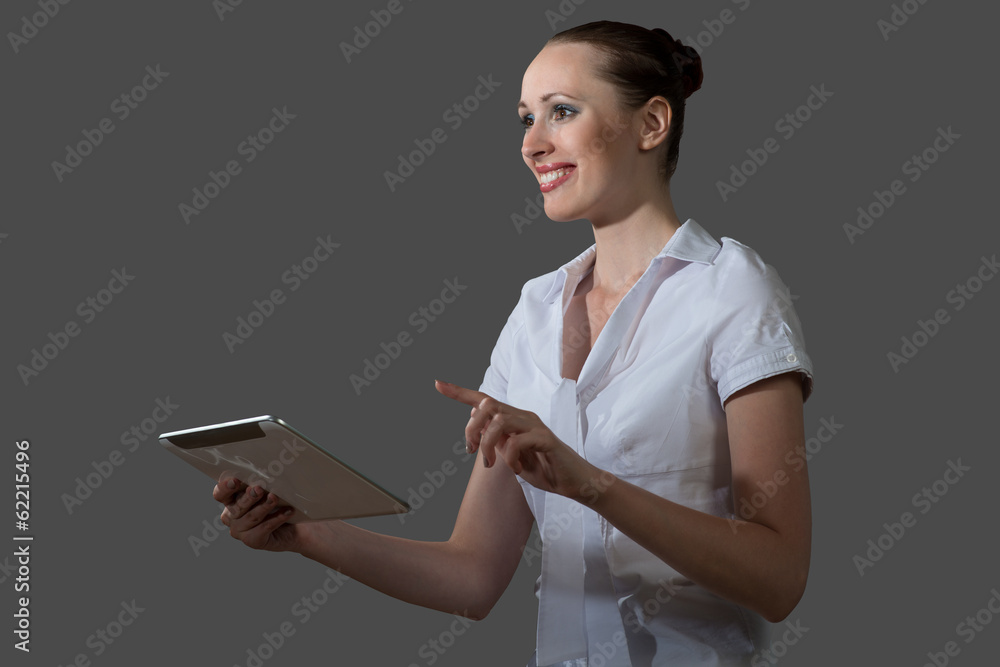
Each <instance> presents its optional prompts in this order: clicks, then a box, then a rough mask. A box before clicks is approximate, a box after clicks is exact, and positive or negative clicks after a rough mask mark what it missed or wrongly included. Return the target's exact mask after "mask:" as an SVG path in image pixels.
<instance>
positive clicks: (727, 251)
mask: <svg viewBox="0 0 1000 667" xmlns="http://www.w3.org/2000/svg"><path fill="white" fill-rule="evenodd" d="M711 268H712V270H711V271H710V273H711V274H712V278H713V287H714V291H715V294H716V296H717V298H718V299H719V300H720V301H721V302H722V303H729V304H731V305H733V306H739V305H744V306H745V305H748V303H754V302H757V303H759V302H761V301H764V302H768V301H771V300H773V299H774V298H776V297H781V296H784V295H787V293H788V287H787V286H786V285H785V283H784V281H782V279H781V276H780V275H779V274H778V271H777V269H775V268H774V267H773V266H772V265H770V264H768V263H767V262H765V261H764V259H763V258H762V257H761V256H760V254H759V253H758V252H757V251H756V250H754V249H753V248H751V247H749V246H748V245H746V244H744V243H741V242H739V241H737V240H736V239H733V238H730V237H728V236H723V237H722V247H721V249H720V250H719V253H718V255H716V257H715V260H714V261H713V262H712V267H711Z"/></svg>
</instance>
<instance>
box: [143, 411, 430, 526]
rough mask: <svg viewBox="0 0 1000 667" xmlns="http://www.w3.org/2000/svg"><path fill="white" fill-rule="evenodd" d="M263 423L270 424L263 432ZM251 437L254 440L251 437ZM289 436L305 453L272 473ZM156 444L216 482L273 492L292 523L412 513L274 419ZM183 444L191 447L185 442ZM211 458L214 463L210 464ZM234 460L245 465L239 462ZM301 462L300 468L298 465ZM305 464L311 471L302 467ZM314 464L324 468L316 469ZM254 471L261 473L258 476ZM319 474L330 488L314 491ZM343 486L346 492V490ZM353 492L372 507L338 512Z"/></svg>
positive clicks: (176, 434)
mask: <svg viewBox="0 0 1000 667" xmlns="http://www.w3.org/2000/svg"><path fill="white" fill-rule="evenodd" d="M262 424H270V426H268V428H267V429H265V428H264V427H262V426H261V425H262ZM253 426H256V427H257V432H260V434H261V435H254V434H255V433H256V432H255V431H254V430H253ZM282 433H284V434H287V435H286V438H285V439H282V440H281V441H280V442H277V441H276V439H278V436H279V434H282ZM251 435H253V436H254V437H248V436H251ZM287 437H291V438H292V439H293V441H292V442H293V445H294V441H295V440H299V441H301V443H302V445H303V446H304V448H305V449H304V453H303V454H301V455H297V456H296V457H295V458H294V459H293V460H292V461H291V462H290V463H288V464H284V465H279V466H278V467H279V468H280V470H279V472H278V473H273V468H274V464H275V463H279V462H281V461H284V459H282V458H281V454H282V448H284V447H286V446H287V444H288V443H287ZM158 440H159V442H160V444H161V445H162V446H163V447H164V448H166V449H168V450H170V451H171V453H173V454H174V455H176V456H178V457H179V458H181V459H182V460H184V461H185V462H187V463H188V464H190V465H191V466H193V467H195V468H197V469H198V470H201V471H202V472H203V473H204V474H206V475H207V476H209V477H211V478H212V479H214V480H215V481H216V482H218V481H219V479H220V478H222V477H229V476H235V477H238V478H240V479H241V481H243V482H244V483H247V484H249V485H258V486H261V487H262V488H264V489H266V490H268V491H272V492H274V493H275V494H276V495H278V496H279V497H280V498H281V500H282V502H283V503H284V504H285V505H288V506H290V507H293V508H294V509H295V513H294V514H293V515H292V516H291V517H290V518H289V519H288V522H289V523H299V522H305V521H328V520H334V519H354V518H361V517H367V516H383V515H388V514H405V513H406V512H409V511H410V506H409V505H408V504H407V503H406V502H405V501H403V500H402V499H400V498H398V497H396V496H395V495H394V494H392V493H390V492H389V491H387V490H386V489H384V488H382V487H381V486H379V485H378V484H376V483H375V482H373V481H372V480H370V479H369V478H368V477H366V476H365V475H362V474H361V473H360V472H358V471H357V470H355V469H354V468H352V467H351V466H349V465H347V464H346V463H344V462H343V461H341V460H340V459H338V458H337V457H336V456H334V455H333V454H331V453H330V452H328V451H327V450H326V449H324V448H323V447H321V446H319V445H318V444H317V443H315V442H314V441H312V440H311V439H310V438H308V437H307V436H305V435H304V434H302V433H301V432H299V431H298V430H297V429H295V428H294V427H292V426H291V425H290V424H288V423H287V422H285V421H283V420H281V419H279V418H278V417H275V416H273V415H261V416H259V417H249V418H247V419H239V420H236V421H229V422H222V423H219V424H210V425H208V426H199V427H196V428H189V429H184V430H181V431H171V432H169V433H163V434H160V436H159V437H158ZM262 441H263V442H262ZM184 442H186V443H187V444H183V443H184ZM179 443H181V444H179ZM198 443H201V444H198ZM265 452H266V453H265ZM212 458H214V459H216V460H215V461H211V460H209V459H212ZM236 458H238V459H241V460H242V462H240V463H237V462H235V461H234V459H236ZM300 459H302V461H301V462H299V461H300ZM297 462H299V466H298V467H297V466H296V465H295V464H296V463H297ZM303 465H307V466H309V467H308V468H302V467H301V466H303ZM311 466H319V467H320V468H319V469H313V468H312V467H311ZM251 468H253V469H254V470H256V471H258V472H259V471H263V473H261V474H258V473H255V472H253V471H252V470H251ZM268 470H271V471H272V474H270V475H269V474H267V473H268ZM247 473H249V474H247ZM319 475H328V476H329V477H328V480H329V485H330V486H329V487H328V489H327V490H325V491H324V490H317V488H315V487H317V481H316V478H317V476H319ZM310 478H311V479H310ZM324 479H326V478H325V477H324ZM345 484H346V485H347V486H346V488H345V487H344V486H343V485H345ZM296 485H299V488H297V489H296ZM302 487H308V488H302ZM329 489H333V491H332V492H331V491H330V490H329ZM300 492H308V493H309V494H310V495H313V494H314V493H319V496H318V497H317V498H316V499H313V498H306V497H305V496H302V495H300ZM350 492H353V493H355V494H363V495H364V496H365V497H366V499H365V500H364V501H363V502H362V507H363V508H368V507H369V504H370V509H360V510H359V509H358V507H357V505H356V504H355V507H354V509H352V510H350V511H347V510H343V509H339V510H338V507H337V506H336V505H337V503H338V502H342V501H344V500H345V499H344V498H343V496H344V494H345V493H350ZM333 494H340V495H341V496H342V498H341V500H340V501H338V500H336V499H334V498H332V497H326V496H332V495H333ZM300 499H304V500H300ZM354 500H355V498H351V499H348V500H347V502H344V503H343V504H350V503H351V502H353V501H354Z"/></svg>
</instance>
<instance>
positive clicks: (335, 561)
mask: <svg viewBox="0 0 1000 667" xmlns="http://www.w3.org/2000/svg"><path fill="white" fill-rule="evenodd" d="M226 482H227V480H220V483H219V486H217V487H216V489H215V493H214V495H215V498H216V500H219V501H220V502H223V503H226V509H225V510H224V511H223V518H222V521H223V523H226V524H227V525H228V526H229V527H230V534H231V535H233V537H236V538H237V539H240V540H242V541H243V542H244V543H245V544H247V545H248V546H251V547H253V548H259V549H268V550H273V551H294V552H297V553H300V554H302V555H303V556H306V557H307V558H310V559H312V560H315V561H317V562H319V563H322V564H324V565H326V566H328V567H331V568H333V569H335V570H338V571H340V572H342V573H343V574H345V575H347V576H349V577H351V578H352V579H355V580H356V581H360V582H361V583H363V584H365V585H367V586H370V587H372V588H374V589H376V590H379V591H381V592H383V593H385V594H387V595H390V596H392V597H394V598H397V599H400V600H403V601H405V602H409V603H412V604H416V605H420V606H423V607H429V608H431V609H437V610H439V611H444V612H448V613H454V614H459V615H462V616H466V617H468V618H472V619H475V620H479V619H482V618H484V617H485V616H486V615H487V614H488V613H489V611H490V610H491V609H492V608H493V605H494V604H496V601H497V600H498V599H499V598H500V596H501V595H502V594H503V592H504V590H505V589H506V588H507V585H508V584H509V583H510V579H511V577H513V575H514V571H515V570H516V569H517V565H518V563H519V561H520V557H521V551H522V549H523V548H524V545H525V543H526V542H527V540H528V535H529V533H530V532H531V526H532V523H533V521H534V518H533V517H532V515H531V512H530V510H529V508H528V505H527V502H526V501H525V499H524V494H523V492H522V491H521V486H520V484H519V483H518V481H517V479H516V478H515V477H514V474H513V473H512V472H511V471H510V469H509V468H508V467H507V466H505V465H501V466H495V467H494V468H492V469H486V468H485V467H484V466H483V465H481V464H480V465H474V466H473V472H472V476H471V478H470V479H469V484H468V487H467V488H466V491H465V496H464V498H463V499H462V505H461V507H460V509H459V512H458V518H457V519H456V522H455V528H454V530H453V531H452V535H451V537H450V538H449V539H448V540H447V541H445V542H422V541H416V540H408V539H403V538H399V537H393V536H390V535H382V534H379V533H374V532H372V531H368V530H364V529H362V528H358V527H357V526H353V525H351V524H348V523H345V522H343V521H326V522H309V523H298V524H288V523H286V519H287V516H284V515H282V514H280V513H277V512H275V510H276V508H277V507H278V506H279V505H280V499H277V498H275V497H274V495H273V494H269V495H268V496H267V497H264V495H263V494H261V495H259V496H257V497H254V496H252V495H251V494H250V493H249V492H246V493H240V491H241V490H242V487H241V486H237V487H236V489H229V488H228V487H227V485H226Z"/></svg>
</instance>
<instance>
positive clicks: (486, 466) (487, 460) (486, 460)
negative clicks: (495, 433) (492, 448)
mask: <svg viewBox="0 0 1000 667" xmlns="http://www.w3.org/2000/svg"><path fill="white" fill-rule="evenodd" d="M483 467H485V468H489V467H490V460H489V459H488V458H486V457H485V456H484V457H483Z"/></svg>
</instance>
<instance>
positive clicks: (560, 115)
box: [552, 104, 576, 120]
mask: <svg viewBox="0 0 1000 667" xmlns="http://www.w3.org/2000/svg"><path fill="white" fill-rule="evenodd" d="M575 113H576V109H574V108H573V107H571V106H570V105H568V104H557V105H556V106H555V107H553V109H552V115H553V116H555V118H556V120H563V119H565V118H569V117H570V116H572V115H573V114H575Z"/></svg>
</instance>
